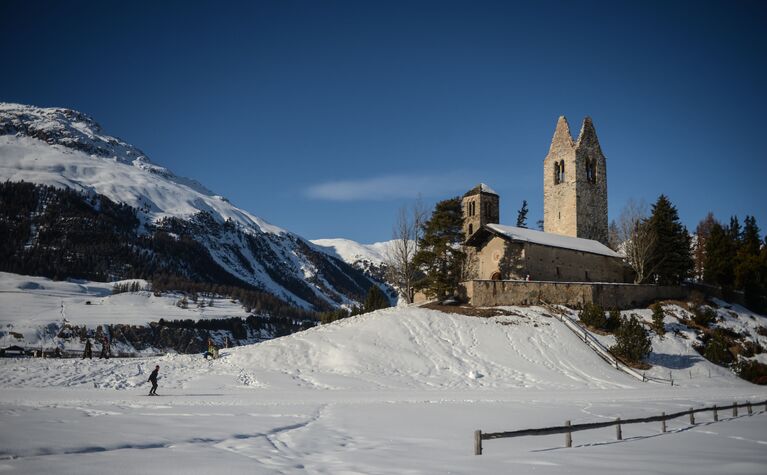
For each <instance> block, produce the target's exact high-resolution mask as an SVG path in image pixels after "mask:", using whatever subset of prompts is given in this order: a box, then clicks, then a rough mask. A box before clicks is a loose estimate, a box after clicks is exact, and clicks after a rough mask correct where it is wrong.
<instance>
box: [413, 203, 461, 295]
mask: <svg viewBox="0 0 767 475" xmlns="http://www.w3.org/2000/svg"><path fill="white" fill-rule="evenodd" d="M462 226H463V215H462V210H461V200H460V198H458V197H455V198H451V199H449V200H444V201H440V202H439V203H437V204H436V205H435V206H434V211H433V212H432V215H431V217H430V218H429V220H428V221H426V222H425V223H424V225H423V234H422V235H421V239H420V240H419V245H418V253H417V254H416V255H415V259H414V261H415V264H416V265H417V266H418V267H419V268H421V269H422V270H423V271H424V277H423V279H422V280H421V281H419V282H418V284H417V287H418V288H420V289H422V290H423V291H424V293H425V294H426V295H427V296H429V297H435V298H438V299H445V298H446V297H448V296H452V295H453V294H454V293H455V292H456V291H457V289H458V283H459V282H460V281H461V278H462V276H463V275H462V274H463V269H464V261H465V259H466V255H465V254H464V252H463V250H462V249H461V246H460V244H461V242H462V241H463V230H462Z"/></svg>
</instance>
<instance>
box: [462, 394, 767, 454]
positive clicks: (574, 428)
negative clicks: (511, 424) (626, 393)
mask: <svg viewBox="0 0 767 475" xmlns="http://www.w3.org/2000/svg"><path fill="white" fill-rule="evenodd" d="M755 405H764V412H767V401H764V402H759V403H753V404H752V403H751V402H750V401H746V402H744V403H740V404H738V403H737V402H734V403H732V404H730V405H729V406H716V405H714V406H710V407H701V408H698V409H694V408H692V407H691V408H690V409H688V410H686V411H679V412H672V413H670V414H666V413H665V412H664V413H662V414H661V415H659V416H650V417H635V418H632V419H621V418H620V417H619V418H616V419H615V420H612V421H604V422H587V423H583V424H574V425H573V424H571V423H570V421H565V424H564V425H562V426H554V427H544V428H540V429H521V430H515V431H507V432H488V433H483V432H482V431H481V430H476V431H474V455H482V441H483V440H492V439H505V438H510V437H526V436H533V435H553V434H565V447H572V443H573V442H572V433H573V432H579V431H583V430H592V429H601V428H603V427H611V426H616V438H617V439H618V440H622V439H623V431H622V426H624V425H629V424H640V423H647V422H660V423H661V432H666V421H668V420H671V419H676V418H679V417H683V416H689V417H690V424H691V425H694V424H695V414H698V413H701V412H709V411H713V413H714V414H713V419H714V422H716V421H718V420H719V411H726V410H732V417H738V408H742V407H745V408H746V409H747V411H748V415H749V416H750V415H752V414H753V406H755Z"/></svg>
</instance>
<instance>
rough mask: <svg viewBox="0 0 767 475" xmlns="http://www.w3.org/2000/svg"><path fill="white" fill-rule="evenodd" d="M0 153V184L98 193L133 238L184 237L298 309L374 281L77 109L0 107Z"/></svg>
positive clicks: (340, 303) (338, 303) (338, 302)
mask: <svg viewBox="0 0 767 475" xmlns="http://www.w3.org/2000/svg"><path fill="white" fill-rule="evenodd" d="M0 157H2V161H1V162H0V180H2V181H5V182H7V183H19V182H28V183H34V184H36V185H43V186H52V187H54V188H56V189H71V190H75V191H77V192H79V193H81V194H82V195H83V197H84V199H85V200H86V201H87V199H86V198H85V197H90V198H93V199H95V198H96V197H98V196H104V197H107V198H109V199H110V200H111V201H113V202H115V203H119V204H125V205H128V206H130V207H131V208H133V209H135V210H136V211H135V214H136V217H137V219H138V220H139V226H138V228H137V230H136V231H135V233H136V234H137V235H152V234H153V233H157V232H158V229H161V230H162V232H165V233H167V234H168V235H169V236H171V237H173V236H174V235H175V236H179V235H184V236H187V237H189V238H191V239H193V240H194V241H195V242H197V243H198V244H199V245H201V246H202V247H203V248H204V249H205V251H207V253H208V254H209V255H210V258H211V259H212V261H213V262H215V265H217V266H219V267H220V268H221V269H222V270H223V271H224V272H226V273H228V274H230V275H232V276H233V277H234V278H235V279H237V280H239V281H242V282H243V283H245V284H246V285H248V286H252V287H253V288H256V289H259V290H263V291H265V292H268V293H271V294H273V295H275V296H277V297H278V298H280V299H282V300H284V301H286V302H288V303H290V304H292V305H295V306H296V307H300V308H303V309H311V310H322V309H327V308H333V307H351V306H353V305H355V304H357V303H359V302H361V301H362V300H363V299H364V295H365V292H366V291H367V289H368V288H369V287H370V285H373V280H371V279H370V278H369V277H367V276H365V275H363V274H362V273H361V272H360V271H358V270H357V269H354V268H353V267H352V266H349V265H347V264H346V263H344V262H343V261H342V260H341V259H338V258H334V257H333V256H329V255H327V254H326V253H322V252H319V251H318V250H317V249H316V248H315V247H314V246H313V245H312V244H311V243H310V242H309V241H308V240H306V239H304V238H302V237H301V236H298V235H297V234H294V233H291V232H289V231H287V230H285V229H282V228H280V227H278V226H274V225H272V224H270V223H268V222H267V221H265V220H263V219H261V218H259V217H258V216H256V215H254V214H251V213H249V212H248V211H245V210H242V209H240V208H238V207H236V206H234V205H233V204H231V203H230V202H229V200H227V199H226V198H224V197H223V196H220V195H217V194H215V193H214V192H212V191H210V190H208V189H207V188H205V187H204V186H203V185H202V184H200V183H199V182H197V181H195V180H192V179H189V178H184V177H180V176H178V175H175V174H174V173H173V172H172V171H170V170H169V169H167V168H164V167H162V166H159V165H156V164H154V163H153V162H152V161H150V159H149V158H148V157H147V156H146V154H144V153H143V152H142V151H141V150H140V149H139V148H137V147H135V146H133V145H131V144H129V143H127V142H125V141H123V140H122V139H119V138H117V137H114V136H111V135H107V134H105V133H104V132H103V130H102V128H101V126H100V125H99V124H98V123H97V122H96V121H95V120H94V119H92V118H91V117H89V116H88V115H86V114H83V113H81V112H78V111H74V110H72V109H66V108H40V107H35V106H27V105H21V104H11V103H0ZM40 205H41V206H43V207H44V204H40ZM22 208H23V207H22ZM6 219H7V220H11V219H18V216H16V217H6ZM30 223H31V225H33V224H34V223H32V222H30ZM7 226H10V224H8V225H7ZM54 244H55V243H54ZM32 250H34V249H32ZM14 252H16V253H24V252H27V253H28V252H32V251H30V250H29V249H27V250H25V249H18V248H17V249H15V250H14ZM9 270H10V269H9ZM116 277H118V278H119V277H137V276H133V275H126V276H120V275H118V276H116Z"/></svg>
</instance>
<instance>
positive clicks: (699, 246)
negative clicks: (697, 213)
mask: <svg viewBox="0 0 767 475" xmlns="http://www.w3.org/2000/svg"><path fill="white" fill-rule="evenodd" d="M717 222H718V221H717V220H716V218H714V213H712V212H711V211H709V212H708V214H707V215H706V217H705V218H703V219H702V220H701V221H700V222H699V223H698V226H697V227H696V228H695V237H696V242H695V252H694V253H693V258H694V260H695V278H696V279H697V280H703V269H705V267H706V266H705V263H706V242H707V241H708V237H709V236H710V235H711V229H712V228H713V227H714V224H716V223H717Z"/></svg>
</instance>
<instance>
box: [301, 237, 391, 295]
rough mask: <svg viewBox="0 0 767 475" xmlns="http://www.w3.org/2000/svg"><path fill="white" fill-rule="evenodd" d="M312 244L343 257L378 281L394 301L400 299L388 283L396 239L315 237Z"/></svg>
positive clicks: (334, 255)
mask: <svg viewBox="0 0 767 475" xmlns="http://www.w3.org/2000/svg"><path fill="white" fill-rule="evenodd" d="M311 242H312V244H314V245H315V248H316V249H317V250H319V251H320V252H323V253H325V254H327V255H329V256H331V257H335V258H338V259H341V260H342V261H344V262H346V263H347V264H349V265H350V266H352V267H354V268H355V269H359V270H360V271H362V273H363V274H365V275H366V276H368V277H370V278H371V279H373V280H376V281H378V282H379V283H380V284H379V286H380V287H381V289H382V290H384V291H385V293H386V294H388V296H389V299H390V300H391V301H392V302H395V301H397V300H398V298H399V297H398V293H397V290H396V289H395V288H394V287H392V286H391V285H390V284H389V283H387V278H386V277H387V276H386V267H387V260H388V259H389V253H390V249H391V248H392V246H393V245H394V243H395V241H383V242H375V243H373V244H360V243H358V242H356V241H352V240H351V239H343V238H336V239H313V240H312V241H311Z"/></svg>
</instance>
